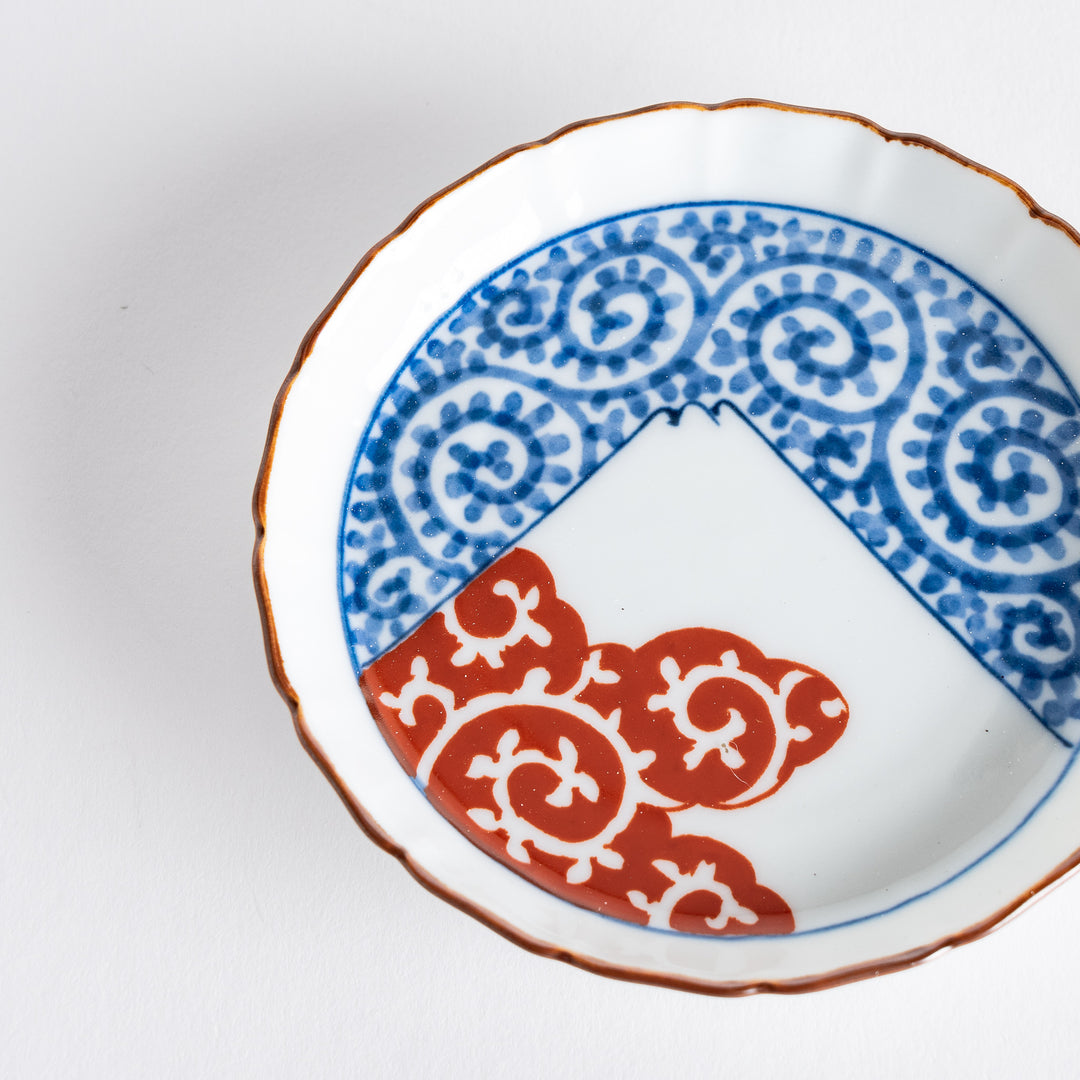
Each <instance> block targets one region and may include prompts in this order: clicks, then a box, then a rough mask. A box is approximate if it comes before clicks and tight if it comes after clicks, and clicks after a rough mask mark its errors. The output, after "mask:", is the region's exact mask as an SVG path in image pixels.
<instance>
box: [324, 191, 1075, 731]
mask: <svg viewBox="0 0 1080 1080" xmlns="http://www.w3.org/2000/svg"><path fill="white" fill-rule="evenodd" d="M693 403H696V404H698V405H701V406H703V407H704V408H707V409H708V410H710V411H711V412H712V413H714V414H717V413H718V412H719V411H720V409H721V408H723V407H725V406H727V407H730V408H733V409H735V410H736V411H737V412H738V413H739V414H740V415H742V416H743V417H744V418H745V419H746V420H747V421H748V422H749V423H751V424H752V425H753V426H754V427H755V428H756V429H757V430H758V432H759V433H760V434H761V435H762V436H763V437H764V438H765V439H766V440H767V441H768V442H769V443H770V444H771V445H772V446H773V447H774V449H775V450H776V451H777V453H778V454H780V456H781V457H782V458H784V460H786V461H787V463H788V464H789V465H790V466H791V467H792V468H794V469H795V470H796V471H797V472H798V473H799V474H800V475H801V476H802V477H803V479H804V480H805V481H806V483H808V484H809V485H810V486H811V487H812V488H813V489H814V490H815V491H816V492H817V493H818V494H819V495H820V497H821V498H822V499H823V500H825V501H826V502H827V503H828V504H829V505H830V506H831V507H832V509H833V510H834V511H836V513H837V514H838V515H839V516H840V517H841V519H842V520H843V521H845V522H846V523H847V525H848V526H849V528H851V529H852V531H853V532H854V533H855V534H856V535H857V536H858V538H859V539H860V540H861V541H862V542H863V544H864V545H865V546H866V547H867V549H868V550H869V551H871V552H872V553H873V554H874V555H875V556H876V557H877V558H878V559H879V560H880V561H881V562H883V563H884V564H885V565H886V566H887V567H888V569H889V570H890V571H891V572H892V574H893V575H894V576H895V578H896V579H897V580H898V581H900V582H902V583H903V584H904V585H905V586H906V587H907V588H908V589H909V590H910V591H911V592H912V593H913V594H914V595H915V596H916V597H917V598H918V599H919V601H920V602H921V603H922V604H923V606H924V607H925V608H926V609H927V610H928V611H929V612H931V613H932V614H933V615H934V616H935V617H936V618H937V619H938V620H939V621H940V622H941V623H943V624H944V625H945V626H947V627H948V628H949V629H950V630H951V631H952V633H953V634H954V635H955V636H956V637H957V638H958V639H959V640H960V641H961V642H962V643H963V644H964V645H965V646H966V647H967V649H968V650H969V651H970V652H971V654H972V655H973V656H975V657H976V658H977V659H978V660H979V661H980V662H981V663H982V664H983V666H984V667H986V668H987V669H988V670H990V671H991V672H993V673H994V674H995V675H996V676H997V677H999V678H1000V679H1001V680H1002V681H1003V682H1004V683H1005V684H1006V685H1007V686H1008V687H1009V689H1010V690H1011V691H1012V692H1013V693H1014V694H1015V695H1016V696H1017V697H1018V698H1019V699H1020V700H1021V701H1022V702H1023V703H1024V704H1025V705H1026V706H1027V707H1028V709H1029V710H1030V711H1031V712H1032V713H1033V714H1034V715H1035V716H1036V717H1037V718H1038V719H1039V720H1040V721H1042V722H1043V723H1044V724H1045V725H1046V726H1047V727H1048V728H1050V730H1051V731H1053V732H1054V733H1055V734H1056V735H1057V736H1058V737H1059V738H1061V739H1062V741H1064V742H1067V743H1069V744H1072V743H1073V742H1074V741H1075V740H1076V739H1077V738H1078V737H1080V646H1078V630H1080V442H1078V440H1080V401H1078V399H1077V397H1076V394H1075V392H1074V391H1073V389H1072V388H1071V387H1070V386H1069V384H1068V382H1067V381H1066V379H1065V378H1064V376H1063V375H1062V374H1061V372H1060V370H1059V369H1058V368H1057V367H1056V365H1055V364H1054V363H1053V361H1052V359H1051V358H1050V356H1049V355H1048V354H1047V353H1046V351H1045V350H1044V349H1043V348H1042V347H1041V346H1040V345H1039V343H1038V342H1037V341H1036V340H1035V338H1034V337H1033V336H1032V335H1031V334H1030V333H1029V332H1028V331H1027V330H1026V329H1025V328H1024V327H1023V326H1021V325H1020V323H1019V322H1018V321H1017V320H1016V319H1015V318H1014V317H1013V316H1012V315H1010V314H1009V312H1008V311H1006V310H1005V308H1004V307H1003V306H1002V305H1001V304H999V303H998V302H997V301H995V300H994V299H993V298H992V297H991V296H990V295H989V294H988V293H986V292H985V291H983V290H982V289H980V288H979V287H978V286H976V285H975V284H974V283H973V282H971V281H970V280H968V279H967V278H965V277H964V276H963V275H961V274H960V273H959V272H958V271H956V270H954V269H952V268H951V267H949V266H947V265H946V264H944V263H943V262H941V261H939V260H936V259H933V258H931V257H930V256H928V255H927V254H926V253H925V252H922V251H920V250H917V249H915V248H913V247H912V246H910V245H908V244H906V243H905V242H904V241H902V240H900V239H898V238H896V237H893V236H890V235H888V234H886V233H883V232H880V231H878V230H875V229H873V228H871V227H869V226H866V225H861V224H858V223H855V222H851V221H847V220H844V219H840V218H836V217H833V216H830V215H826V214H822V213H818V212H815V211H811V210H802V209H793V208H789V207H777V206H769V205H763V204H749V203H710V204H693V205H683V206H673V207H664V208H661V209H657V210H652V211H643V212H636V213H632V214H626V215H624V216H622V217H620V218H618V219H614V220H609V221H604V222H598V223H596V224H594V225H590V226H587V227H585V228H582V229H579V230H577V231H576V232H574V233H571V234H569V235H566V236H563V237H559V238H558V239H556V240H553V241H550V242H549V243H547V244H545V245H543V246H542V247H540V248H537V249H535V250H533V251H531V252H528V253H527V254H525V255H523V256H521V257H520V258H519V259H516V260H515V261H514V262H512V263H511V264H509V265H508V266H506V267H504V268H502V269H501V270H499V271H497V272H496V273H494V274H493V275H492V276H491V277H490V278H488V279H487V280H486V281H484V282H482V283H481V284H479V285H477V286H476V287H474V288H473V289H471V290H470V291H469V292H468V293H467V294H466V295H465V296H463V297H462V298H461V300H460V301H459V302H458V303H457V304H456V305H455V306H454V308H453V309H452V310H451V311H449V312H448V313H447V314H446V315H444V316H443V317H442V318H441V319H440V320H439V321H438V322H437V323H436V324H435V326H434V327H432V329H431V330H430V331H429V332H428V333H427V334H426V335H425V336H424V338H423V340H422V341H421V342H420V343H419V344H418V345H417V346H416V347H415V349H414V350H413V351H412V352H411V353H410V354H409V356H408V357H407V358H406V359H405V361H404V363H403V364H402V365H401V367H400V368H399V369H398V371H397V373H396V374H395V376H394V377H393V379H392V380H391V382H390V384H389V386H388V387H387V389H386V390H385V391H384V393H383V395H382V397H381V398H380V400H379V402H378V404H377V406H376V409H375V412H374V414H373V416H372V417H371V420H370V422H369V424H368V427H367V430H366V431H365V433H364V436H363V439H362V440H361V443H360V446H359V448H358V451H357V457H356V461H355V464H354V467H353V471H352V475H351V477H350V480H349V486H348V493H347V496H346V500H345V509H344V513H343V520H342V529H341V539H340V565H341V600H342V611H343V616H344V621H345V627H346V632H347V634H348V638H349V645H350V649H351V651H352V655H353V660H354V663H355V665H356V668H357V670H358V671H360V670H362V669H363V668H364V667H366V666H367V665H368V664H369V663H371V662H372V661H373V660H374V659H376V658H377V657H378V656H380V655H381V654H382V653H384V652H385V651H387V649H389V648H390V647H391V646H393V645H394V644H395V643H396V642H397V641H398V640H400V638H401V637H403V636H404V635H405V634H407V633H408V632H409V631H410V630H411V629H413V628H414V627H415V626H416V625H418V623H419V622H420V621H422V620H423V619H424V618H425V617H426V616H427V615H428V614H429V613H430V612H432V611H433V610H434V609H435V608H437V607H438V606H439V605H440V604H441V603H442V602H443V601H444V600H445V599H447V597H449V596H450V595H452V594H453V593H454V592H455V591H457V590H458V589H459V588H460V587H462V586H463V585H464V584H466V583H467V582H468V581H470V580H471V579H472V578H473V577H475V576H476V574H477V573H479V571H480V570H482V569H483V567H484V566H486V565H487V564H488V563H490V562H491V561H492V560H493V559H495V558H497V557H498V556H499V555H500V554H501V553H502V552H503V551H504V550H505V549H506V548H507V547H509V546H510V545H512V544H513V543H514V542H515V541H516V539H517V538H518V537H520V536H521V535H522V534H523V533H524V532H525V531H526V530H527V529H529V528H530V527H531V526H532V525H534V524H535V523H536V522H537V521H539V520H540V519H541V518H542V517H544V516H545V515H546V514H548V513H549V512H550V511H551V510H553V509H554V508H555V507H556V506H557V505H558V504H559V502H560V501H561V500H562V499H563V498H565V497H566V496H567V495H568V494H569V493H570V492H571V491H572V490H574V488H576V487H577V486H579V485H580V484H581V483H583V482H584V481H585V480H586V479H587V478H588V477H589V476H590V475H591V474H592V473H593V472H594V471H595V470H596V469H597V468H598V467H599V466H600V465H602V464H603V462H604V461H606V460H607V459H608V458H609V457H610V456H611V455H612V454H614V453H615V452H616V451H617V450H618V449H619V448H620V447H621V446H622V445H623V443H625V442H626V440H627V439H628V438H630V437H631V436H632V435H633V434H634V432H635V431H637V430H638V429H639V428H640V427H641V426H642V425H643V424H644V423H645V422H647V421H648V420H649V418H650V417H652V416H653V415H655V414H656V413H657V412H658V411H666V412H667V413H669V414H676V413H677V412H678V411H679V410H681V409H682V408H684V407H686V406H687V405H689V404H693Z"/></svg>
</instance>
